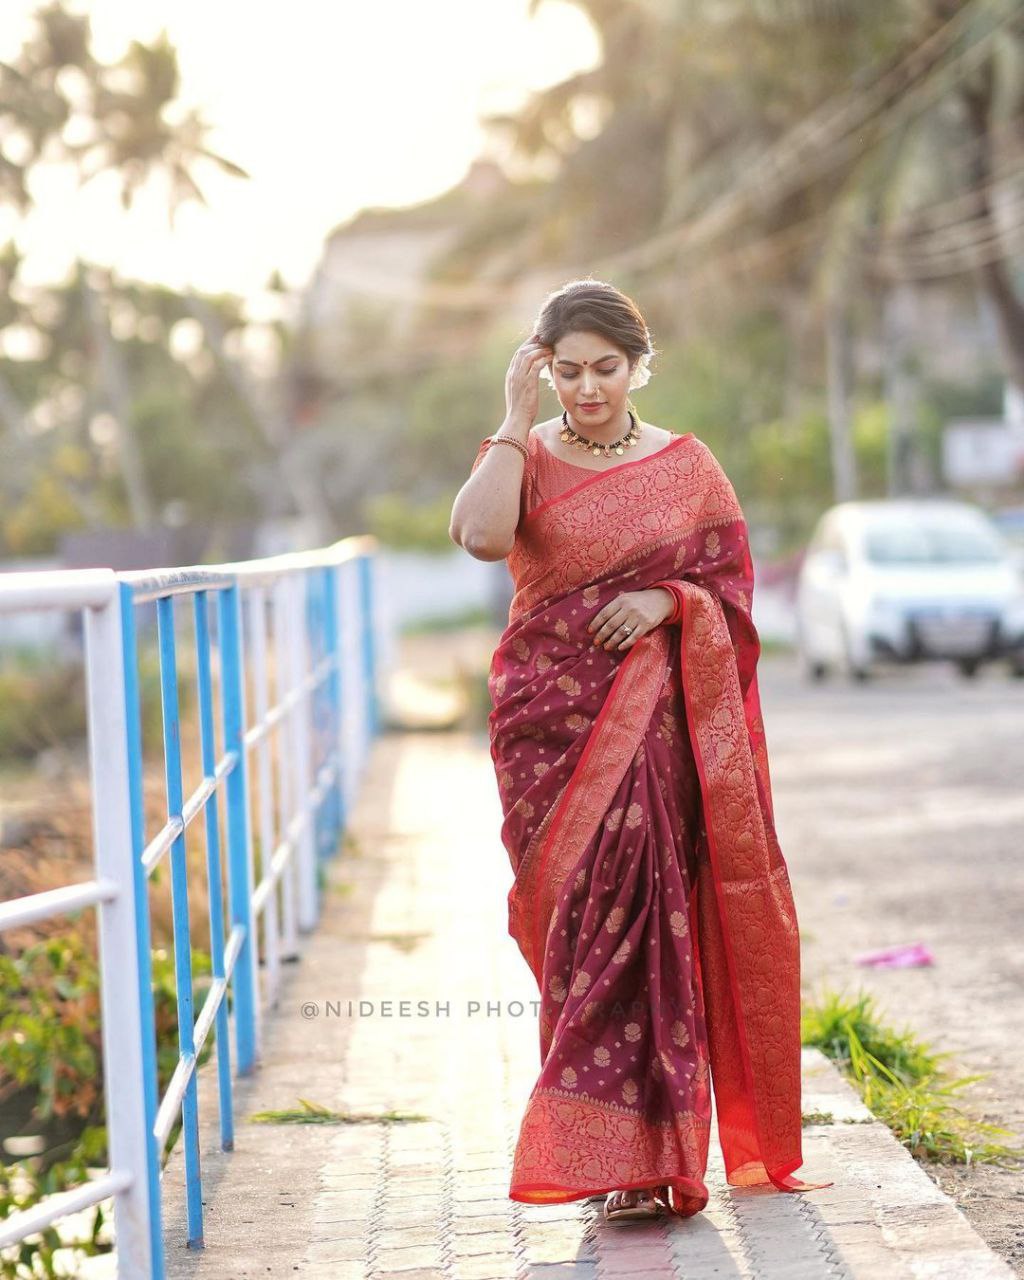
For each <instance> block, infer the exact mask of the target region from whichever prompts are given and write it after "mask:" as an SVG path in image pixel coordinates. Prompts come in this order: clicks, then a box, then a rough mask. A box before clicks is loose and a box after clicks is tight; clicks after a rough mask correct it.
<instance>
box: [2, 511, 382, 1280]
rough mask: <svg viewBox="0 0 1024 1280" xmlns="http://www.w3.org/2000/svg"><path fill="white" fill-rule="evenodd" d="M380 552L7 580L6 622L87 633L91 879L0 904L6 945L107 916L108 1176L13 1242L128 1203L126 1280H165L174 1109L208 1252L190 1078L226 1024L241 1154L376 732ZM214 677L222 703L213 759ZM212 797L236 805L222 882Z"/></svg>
mask: <svg viewBox="0 0 1024 1280" xmlns="http://www.w3.org/2000/svg"><path fill="white" fill-rule="evenodd" d="M375 551H376V543H375V540H374V539H373V538H371V537H369V536H366V537H356V538H347V539H345V540H343V541H341V542H338V543H336V544H335V545H334V546H332V547H328V548H324V549H321V550H318V551H312V552H304V553H298V554H293V555H283V556H275V557H272V558H269V559H265V560H254V561H247V562H243V563H239V564H226V565H215V566H201V567H194V568H185V569H160V570H151V571H141V572H122V573H115V572H113V571H112V570H109V569H87V570H77V571H67V572H65V571H54V572H47V573H11V574H7V575H6V576H5V577H4V578H0V613H12V612H21V611H29V610H33V611H35V610H65V611H68V610H74V611H81V615H82V619H83V634H84V662H85V687H86V712H87V720H88V743H89V777H90V787H91V798H92V837H93V850H94V868H95V873H94V876H93V878H92V879H90V880H86V881H84V882H82V883H78V884H72V885H68V886H65V887H62V888H58V889H51V890H47V891H45V892H41V893H34V894H30V895H28V896H26V897H22V898H18V899H14V900H12V901H8V902H5V903H2V904H0V932H2V931H3V930H5V929H10V928H13V927H15V926H22V925H26V924H29V923H31V922H33V921H38V920H42V919H45V918H48V917H52V916H56V915H59V914H62V913H65V912H69V911H75V910H79V909H81V908H83V907H87V906H95V907H96V908H97V911H98V926H99V930H98V933H99V970H100V991H101V1000H100V1011H101V1020H102V1051H103V1078H104V1092H105V1102H106V1122H107V1137H108V1166H109V1167H108V1169H107V1170H106V1172H105V1173H104V1174H102V1175H101V1176H99V1177H97V1178H95V1179H92V1180H90V1181H89V1182H88V1183H86V1184H85V1185H83V1186H80V1187H77V1188H74V1189H72V1190H70V1191H66V1192H61V1193H58V1194H55V1195H51V1196H49V1197H47V1198H46V1199H44V1200H42V1201H40V1202H39V1203H38V1204H37V1205H35V1206H33V1207H31V1208H29V1209H26V1210H24V1211H23V1212H19V1213H15V1214H12V1215H11V1216H10V1217H8V1218H7V1219H6V1220H5V1221H4V1222H3V1223H2V1224H0V1247H4V1246H7V1245H10V1244H12V1243H16V1242H18V1241H22V1240H25V1239H26V1237H29V1236H32V1235H34V1234H35V1233H36V1232H38V1231H40V1230H42V1229H43V1228H44V1227H46V1226H49V1225H50V1224H53V1223H57V1222H59V1220H60V1219H62V1218H64V1217H66V1216H67V1215H68V1214H71V1213H74V1212H77V1211H79V1210H81V1209H85V1208H88V1207H90V1206H92V1205H95V1204H97V1203H99V1202H101V1201H103V1200H106V1199H107V1198H109V1197H113V1202H114V1231H115V1238H116V1248H117V1269H118V1275H119V1276H123V1277H132V1278H134V1277H139V1278H141V1280H163V1276H164V1257H163V1244H162V1233H161V1197H160V1177H161V1168H162V1164H163V1160H164V1154H165V1146H166V1143H167V1140H168V1137H169V1135H170V1134H171V1133H172V1131H173V1129H174V1126H175V1124H176V1123H177V1121H178V1118H179V1116H180V1118H181V1121H182V1132H181V1136H180V1139H179V1140H180V1141H181V1142H182V1143H183V1144H184V1145H183V1156H184V1166H185V1186H186V1217H187V1226H188V1245H189V1246H190V1247H193V1248H198V1247H201V1246H202V1243H203V1209H202V1182H201V1174H200V1162H199V1156H200V1152H199V1126H198V1105H197V1080H196V1066H197V1062H198V1060H199V1055H200V1053H201V1051H202V1049H203V1045H204V1042H205V1041H206V1039H207V1037H208V1036H209V1033H210V1031H211V1029H212V1028H214V1027H215V1036H214V1049H215V1053H216V1070H217V1083H218V1089H219V1103H220V1107H219V1111H220V1140H221V1145H222V1147H223V1148H224V1149H230V1148H231V1147H232V1146H233V1143H234V1131H233V1102H232V1081H233V1078H234V1076H235V1074H236V1073H237V1074H243V1075H244V1074H248V1073H250V1072H251V1071H252V1070H253V1069H254V1068H255V1066H256V1065H257V1063H258V1060H259V1056H260V1028H261V1013H262V1012H263V1010H264V1009H266V1008H267V1007H269V1006H270V1005H272V1004H273V1003H274V1001H275V999H276V995H277V990H278V985H279V982H280V962H281V959H282V957H283V956H284V957H288V956H293V955H295V954H296V953H297V941H298V935H299V933H300V931H301V932H305V931H308V930H309V929H311V928H313V927H314V925H315V924H316V921H317V919H318V916H319V912H320V894H321V884H320V870H321V867H320V864H321V863H322V861H323V859H324V858H327V857H329V856H330V855H331V854H332V853H333V852H334V851H335V850H336V849H337V847H338V845H339V842H340V838H341V836H342V834H343V832H344V830H345V826H346V817H347V813H348V811H349V807H350V805H351V802H352V800H353V798H354V795H355V790H356V787H357V785H358V782H359V779H360V777H361V775H362V772H363V768H364V765H365V763H366V759H367V756H368V753H369V748H370V745H371V744H372V740H373V738H374V736H375V734H376V732H377V729H378V727H379V703H378V693H379V688H380V675H381V672H380V669H379V668H380V661H379V659H380V654H379V646H378V644H377V640H378V635H379V631H380V626H379V623H380V615H379V613H378V612H377V609H376V604H377V599H378V597H377V592H376V590H375V584H374V573H373V569H374V566H375V563H376V561H375ZM211 597H214V598H215V602H216V603H215V609H211ZM185 600H188V601H190V602H191V606H192V615H193V628H194V636H195V670H196V683H197V691H198V717H199V737H200V749H201V760H202V775H203V776H202V781H201V783H200V784H199V786H198V787H196V788H195V790H194V791H192V792H191V794H189V795H185V794H184V791H183V781H182V754H181V717H180V714H179V699H178V685H179V666H180V664H179V660H178V654H177V649H176V636H175V604H176V603H181V602H183V601H185ZM147 603H148V604H150V605H151V606H152V605H153V604H155V608H156V624H157V646H158V652H159V668H160V695H161V719H162V736H163V765H164V782H165V793H166V821H165V822H164V824H163V826H162V827H161V828H160V829H159V830H158V831H157V832H156V833H155V834H154V835H152V836H151V838H149V839H148V840H147V839H146V824H145V819H144V808H143V755H142V721H141V704H140V682H139V645H138V633H137V625H136V614H137V612H138V609H139V606H141V605H144V604H147ZM268 621H269V639H268ZM214 630H215V631H216V636H215V638H214V634H213V633H214ZM272 673H273V680H272V679H271V675H272ZM214 674H217V675H218V676H219V689H220V702H221V709H220V710H221V738H222V750H221V752H220V755H219V756H218V755H217V753H216V748H215V741H216V724H215V715H214V703H215V697H214V687H213V684H214V682H213V677H214ZM247 686H250V687H251V690H252V702H253V704H254V705H253V715H252V718H251V719H250V718H249V717H248V715H247V710H246V703H247V696H246V695H247ZM272 686H273V687H272ZM275 734H276V735H277V740H276V742H275V741H274V740H273V739H274V735H275ZM274 747H276V751H275V750H273V749H272V748H274ZM253 757H255V758H254V759H253ZM275 765H276V767H275ZM254 776H255V786H254V785H253V782H252V781H251V779H252V778H253V777H254ZM218 792H223V796H224V811H225V816H226V823H225V826H226V840H225V844H226V868H224V867H222V857H221V831H220V823H219V820H218V816H219V815H218V805H217V795H218ZM254 793H255V795H256V796H257V797H258V805H254V803H253V800H254ZM275 797H276V802H275ZM254 808H256V809H257V813H256V817H255V823H253V822H252V821H251V820H252V817H253V809H254ZM200 814H202V815H203V820H204V823H205V842H206V870H207V876H206V879H207V884H206V890H207V894H208V902H209V926H210V963H211V970H212V974H211V982H210V986H209V988H208V991H207V994H206V997H205V999H204V1001H203V1003H202V1006H201V1008H200V1009H199V1010H198V1016H196V1011H195V1010H194V1009H193V994H192V993H193V984H192V964H191V957H192V938H191V931H190V924H189V889H190V885H189V878H188V872H187V864H186V849H185V844H186V836H187V833H188V829H189V827H190V825H191V824H192V823H193V822H194V821H196V820H197V819H198V818H199V816H200ZM253 826H255V827H256V829H257V831H256V835H255V838H254V833H253V830H252V828H253ZM254 845H258V847H259V857H258V859H257V858H256V857H255V853H254ZM165 861H166V862H167V863H168V864H169V867H170V882H171V895H172V919H173V935H174V971H175V986H176V997H177V1013H178V1043H179V1057H178V1063H177V1067H176V1069H175V1070H174V1072H173V1075H172V1077H171V1079H170V1081H169V1083H168V1084H167V1087H166V1088H165V1090H164V1092H163V1096H162V1097H160V1096H158V1078H157V1056H156V1054H157V1045H156V1031H155V1021H154V998H153V986H152V971H151V945H150V924H149V918H150V877H151V876H152V874H153V872H154V870H155V869H156V868H157V867H158V866H160V865H161V863H163V862H165ZM224 870H226V873H227V874H226V882H227V895H226V898H227V900H226V902H225V901H224V894H223V893H222V875H223V872H224ZM261 921H262V928H260V927H259V925H260V922H261ZM258 951H259V952H260V954H257V952H258ZM229 993H230V997H231V999H230V1005H231V1008H230V1015H229V1002H228V998H227V997H228V995H229ZM229 1023H233V1025H234V1045H233V1052H234V1058H235V1062H234V1069H233V1068H232V1062H231V1054H232V1045H231V1042H230V1040H229V1034H228V1029H229Z"/></svg>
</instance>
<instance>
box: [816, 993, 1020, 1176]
mask: <svg viewBox="0 0 1024 1280" xmlns="http://www.w3.org/2000/svg"><path fill="white" fill-rule="evenodd" d="M802 1039H803V1042H804V1044H806V1045H811V1046H813V1047H815V1048H818V1049H820V1050H821V1051H822V1053H824V1054H825V1056H826V1057H828V1058H831V1059H832V1060H833V1061H834V1062H835V1063H836V1065H837V1066H838V1067H839V1068H840V1070H841V1071H843V1072H844V1074H845V1075H846V1076H847V1077H848V1078H849V1079H850V1081H851V1082H852V1083H853V1084H854V1086H855V1087H856V1088H857V1090H858V1092H859V1093H860V1096H861V1098H862V1099H863V1100H864V1103H865V1105H866V1106H867V1107H868V1108H869V1110H871V1111H872V1112H873V1113H874V1114H875V1115H876V1116H877V1117H878V1119H879V1120H881V1121H882V1122H883V1123H884V1124H886V1125H888V1126H889V1128H890V1129H891V1130H892V1131H893V1133H894V1134H895V1135H896V1137H897V1138H898V1139H899V1140H900V1142H902V1143H903V1145H904V1146H905V1147H906V1148H907V1149H908V1150H909V1151H910V1152H911V1154H913V1155H914V1156H916V1157H918V1158H919V1159H922V1160H932V1161H937V1162H940V1163H944V1164H972V1163H984V1164H996V1165H1002V1166H1006V1167H1010V1166H1016V1165H1018V1164H1019V1163H1020V1161H1021V1159H1022V1156H1024V1152H1022V1150H1021V1149H1020V1148H1019V1147H1014V1146H1011V1145H1008V1144H1007V1143H1005V1142H1002V1141H1000V1139H1002V1138H1006V1137H1009V1136H1010V1134H1009V1131H1008V1130H1006V1129H1002V1128H999V1127H998V1126H997V1125H993V1124H989V1123H988V1122H986V1121H983V1120H981V1119H979V1118H978V1117H977V1116H975V1115H972V1114H971V1113H970V1112H969V1111H968V1110H966V1109H965V1108H964V1107H963V1106H961V1105H960V1095H961V1093H962V1092H963V1091H964V1090H965V1089H967V1088H968V1087H969V1086H970V1085H972V1084H974V1083H976V1082H977V1081H978V1080H982V1079H984V1076H982V1075H972V1076H954V1075H953V1074H952V1073H951V1072H950V1071H949V1070H948V1068H946V1067H945V1066H944V1065H943V1061H944V1060H945V1059H947V1058H948V1057H949V1056H950V1055H949V1054H948V1053H939V1052H937V1051H936V1050H935V1049H933V1048H932V1047H931V1046H930V1045H928V1044H926V1043H925V1042H924V1041H922V1040H920V1039H919V1038H918V1037H917V1036H916V1035H915V1034H914V1032H913V1031H911V1030H909V1029H903V1030H896V1029H894V1028H892V1027H890V1026H887V1025H886V1024H885V1023H884V1022H883V1021H882V1019H881V1017H880V1015H879V1013H878V1010H877V1008H876V1005H875V1001H874V999H873V998H872V996H870V995H869V994H867V993H864V992H861V993H859V994H857V995H856V996H852V997H851V996H846V995H842V994H839V993H836V992H826V993H825V994H824V995H823V996H822V998H821V999H820V1001H819V1002H818V1003H816V1004H808V1005H806V1006H805V1007H804V1011H803V1018H802Z"/></svg>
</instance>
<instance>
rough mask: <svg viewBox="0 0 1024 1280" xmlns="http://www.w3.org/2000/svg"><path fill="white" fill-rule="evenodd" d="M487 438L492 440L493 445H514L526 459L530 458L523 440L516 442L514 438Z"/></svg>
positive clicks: (495, 436)
mask: <svg viewBox="0 0 1024 1280" xmlns="http://www.w3.org/2000/svg"><path fill="white" fill-rule="evenodd" d="M487 438H488V439H489V440H490V442H491V443H492V444H494V443H495V442H497V443H498V444H511V445H514V446H515V447H516V448H517V449H518V450H519V452H520V453H521V454H522V455H523V457H524V458H527V459H528V458H529V456H530V455H529V453H528V452H527V449H526V445H525V444H523V442H522V440H515V439H513V437H512V436H500V435H493V436H488V437H487Z"/></svg>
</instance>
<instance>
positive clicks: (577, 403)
mask: <svg viewBox="0 0 1024 1280" xmlns="http://www.w3.org/2000/svg"><path fill="white" fill-rule="evenodd" d="M554 352H555V354H554V358H553V359H552V361H551V376H552V378H553V379H554V385H555V394H556V395H557V396H558V399H559V401H560V403H561V405H562V408H563V409H565V410H566V411H567V412H568V414H569V416H570V417H571V418H575V419H576V421H577V422H580V423H583V424H584V428H583V429H584V431H585V430H586V427H587V426H591V427H595V426H597V427H600V426H602V425H606V424H608V423H611V422H617V421H618V420H619V419H621V417H622V413H623V410H624V408H625V404H626V398H627V396H628V395H629V377H630V372H631V370H630V366H629V356H628V354H627V353H626V352H625V351H624V350H623V349H622V348H621V347H620V346H617V345H616V344H615V343H614V342H610V341H609V340H608V339H607V338H604V337H602V336H601V334H599V333H590V332H577V331H573V332H570V333H566V334H564V335H563V336H562V337H561V338H559V340H558V341H557V342H556V343H555V346H554ZM588 404H594V405H597V406H598V407H597V408H595V409H586V408H584V407H583V406H584V405H588Z"/></svg>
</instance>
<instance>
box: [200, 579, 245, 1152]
mask: <svg viewBox="0 0 1024 1280" xmlns="http://www.w3.org/2000/svg"><path fill="white" fill-rule="evenodd" d="M193 614H194V617H195V628H196V674H197V679H198V684H199V737H200V746H201V750H202V758H203V780H204V781H205V782H206V783H207V784H208V785H209V786H210V787H211V789H212V787H213V784H214V782H215V777H216V771H217V750H216V744H215V741H214V734H213V681H212V679H211V675H210V626H209V618H208V616H207V614H208V611H207V601H206V592H205V591H197V592H196V593H195V595H194V596H193ZM211 798H212V803H210V802H207V803H206V804H204V805H203V817H204V819H205V821H206V881H207V886H208V892H209V909H210V968H211V972H212V975H213V981H214V984H215V985H218V984H219V985H223V983H224V978H225V970H224V903H223V900H222V889H221V862H220V824H219V822H218V820H217V801H216V799H215V798H213V797H211ZM216 1026H217V1036H216V1050H217V1082H218V1087H219V1089H220V1144H221V1147H222V1148H223V1149H224V1150H225V1151H230V1150H231V1149H232V1148H233V1147H234V1145H235V1122H234V1115H233V1113H232V1106H231V1041H230V1038H229V1035H228V1002H227V1000H226V999H222V1000H220V1001H219V1002H218V1004H217V1013H216Z"/></svg>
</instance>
